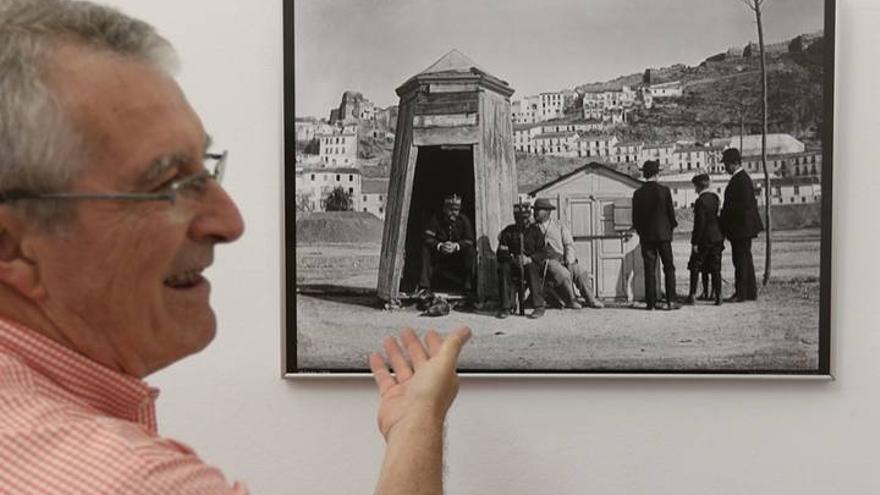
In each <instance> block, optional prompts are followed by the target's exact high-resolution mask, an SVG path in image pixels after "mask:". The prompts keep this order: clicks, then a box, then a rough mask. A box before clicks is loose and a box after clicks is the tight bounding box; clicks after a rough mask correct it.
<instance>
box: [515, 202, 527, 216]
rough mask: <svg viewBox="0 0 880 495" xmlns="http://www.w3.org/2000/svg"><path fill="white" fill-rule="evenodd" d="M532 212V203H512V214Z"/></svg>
mask: <svg viewBox="0 0 880 495" xmlns="http://www.w3.org/2000/svg"><path fill="white" fill-rule="evenodd" d="M531 213H532V205H530V204H529V203H516V204H515V205H513V214H514V215H515V216H519V215H530V214H531Z"/></svg>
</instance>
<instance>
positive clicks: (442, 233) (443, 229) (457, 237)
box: [422, 213, 474, 250]
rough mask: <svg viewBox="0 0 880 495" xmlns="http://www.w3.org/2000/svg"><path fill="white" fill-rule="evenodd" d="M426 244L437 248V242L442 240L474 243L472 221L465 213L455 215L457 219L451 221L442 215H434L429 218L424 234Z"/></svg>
mask: <svg viewBox="0 0 880 495" xmlns="http://www.w3.org/2000/svg"><path fill="white" fill-rule="evenodd" d="M422 237H423V239H424V241H425V245H427V246H428V247H429V248H431V249H432V250H433V249H437V244H439V243H441V242H447V241H452V242H457V243H459V244H470V245H471V246H473V245H474V228H473V227H472V226H471V221H470V220H468V217H466V216H465V215H464V213H461V214H459V215H458V216H457V217H455V221H454V222H452V223H449V222H447V221H446V219H444V218H442V215H434V216H433V217H431V219H430V220H428V225H427V226H426V227H425V232H424V234H423V235H422Z"/></svg>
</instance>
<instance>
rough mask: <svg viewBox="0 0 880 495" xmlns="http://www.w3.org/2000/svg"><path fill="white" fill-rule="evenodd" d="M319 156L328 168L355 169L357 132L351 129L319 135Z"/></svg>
mask: <svg viewBox="0 0 880 495" xmlns="http://www.w3.org/2000/svg"><path fill="white" fill-rule="evenodd" d="M316 137H317V138H318V144H319V151H318V156H319V157H320V158H321V161H322V162H323V163H324V165H325V166H327V167H354V166H355V165H356V164H357V146H358V136H357V132H356V131H355V132H351V129H348V130H347V131H346V130H342V131H341V132H334V133H331V134H318V135H317V136H316Z"/></svg>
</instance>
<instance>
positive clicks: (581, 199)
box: [529, 163, 645, 302]
mask: <svg viewBox="0 0 880 495" xmlns="http://www.w3.org/2000/svg"><path fill="white" fill-rule="evenodd" d="M641 185H642V182H641V181H640V180H638V179H634V178H632V177H630V176H628V175H626V174H623V173H621V172H618V171H616V170H614V169H612V168H610V167H608V166H606V165H602V164H600V163H590V164H588V165H585V166H583V167H581V168H579V169H577V170H575V171H574V172H571V173H569V174H566V175H564V176H562V177H560V178H558V179H556V180H554V181H553V182H550V183H548V184H545V185H543V186H541V187H539V188H537V189H535V190H533V191H531V192H530V193H529V195H530V196H532V197H535V198H547V199H549V200H550V201H552V202H553V203H554V204H555V205H556V210H555V211H554V213H555V214H556V215H557V218H559V219H560V220H561V221H562V222H564V223H566V224H567V225H569V226H570V227H571V233H572V236H573V237H574V244H575V249H576V252H577V257H578V263H580V264H582V265H583V266H584V267H586V269H587V271H588V272H589V273H590V275H591V277H592V281H593V290H594V292H595V294H596V295H597V296H598V297H599V298H601V299H605V300H618V301H628V302H632V301H634V300H640V299H643V298H644V293H645V283H644V269H643V265H642V256H641V251H640V250H639V239H638V236H637V235H636V234H635V231H634V230H633V228H632V195H633V192H634V191H635V190H636V189H638V188H639V187H640V186H641Z"/></svg>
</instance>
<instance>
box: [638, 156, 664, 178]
mask: <svg viewBox="0 0 880 495" xmlns="http://www.w3.org/2000/svg"><path fill="white" fill-rule="evenodd" d="M641 171H642V173H643V174H644V175H645V177H653V176H655V175H657V174H659V173H660V162H659V161H657V160H646V161H645V163H644V164H643V165H642V168H641Z"/></svg>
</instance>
